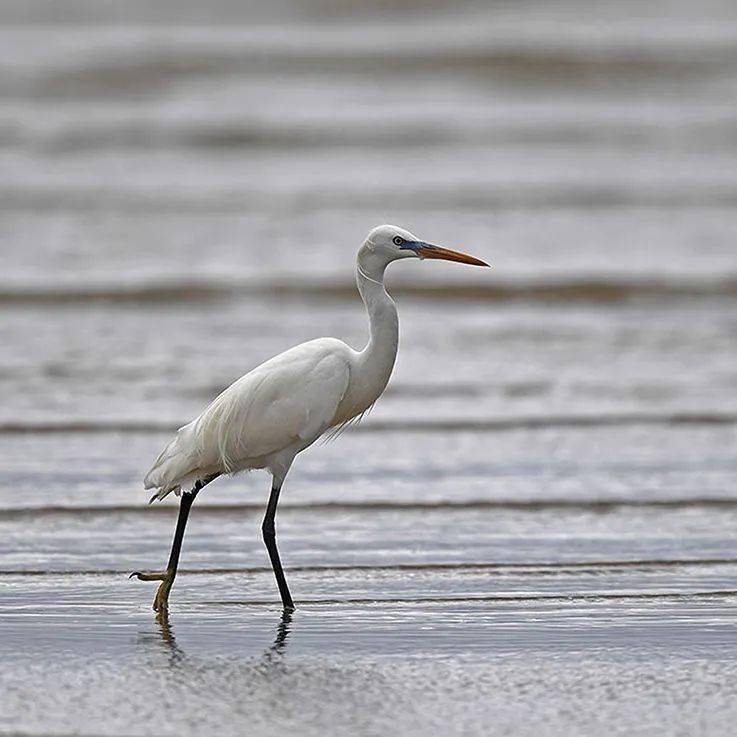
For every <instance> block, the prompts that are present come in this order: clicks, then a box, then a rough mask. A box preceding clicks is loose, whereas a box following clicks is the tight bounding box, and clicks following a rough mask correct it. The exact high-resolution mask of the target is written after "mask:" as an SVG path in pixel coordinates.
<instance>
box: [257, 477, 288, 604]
mask: <svg viewBox="0 0 737 737" xmlns="http://www.w3.org/2000/svg"><path fill="white" fill-rule="evenodd" d="M280 491H281V487H276V486H274V487H273V488H272V489H271V495H270V496H269V504H268V505H267V507H266V515H265V516H264V522H263V524H262V525H261V531H262V532H263V534H264V542H265V543H266V549H267V550H268V551H269V558H271V567H272V568H273V569H274V575H275V576H276V583H277V585H278V586H279V593H280V594H281V600H282V604H283V605H284V608H285V609H290V610H291V609H294V602H293V601H292V595H291V594H290V593H289V586H287V579H286V578H285V577H284V569H283V568H282V567H281V560H279V551H278V549H277V547H276V528H275V526H274V518H275V517H276V505H277V504H278V503H279V492H280Z"/></svg>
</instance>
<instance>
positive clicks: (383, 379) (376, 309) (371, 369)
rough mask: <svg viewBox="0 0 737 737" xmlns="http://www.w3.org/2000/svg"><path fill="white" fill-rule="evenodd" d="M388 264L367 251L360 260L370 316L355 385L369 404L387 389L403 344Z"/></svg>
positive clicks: (359, 277)
mask: <svg viewBox="0 0 737 737" xmlns="http://www.w3.org/2000/svg"><path fill="white" fill-rule="evenodd" d="M386 267H387V264H386V263H383V262H382V261H381V260H378V259H372V258H367V257H366V255H365V254H363V253H361V254H359V257H358V260H357V262H356V283H357V285H358V291H359V292H360V293H361V298H362V299H363V303H364V305H365V306H366V312H367V313H368V318H369V341H368V343H367V344H366V347H365V348H364V349H363V350H362V351H360V353H359V354H358V357H357V365H356V366H355V374H356V376H355V385H354V388H355V390H356V391H357V393H358V397H364V398H365V401H366V402H367V403H368V404H372V403H373V402H374V401H375V400H376V399H377V398H378V396H379V395H380V394H381V392H383V391H384V388H385V387H386V385H387V382H388V381H389V377H390V376H391V373H392V369H393V368H394V362H395V360H396V358H397V348H398V346H399V318H398V316H397V306H396V305H395V304H394V300H393V299H392V298H391V297H390V296H389V295H388V294H387V291H386V289H385V287H384V272H385V270H386ZM351 383H352V384H353V383H354V382H353V381H352V382H351ZM351 393H353V392H351ZM358 403H359V404H361V403H362V402H358ZM361 411H363V409H361Z"/></svg>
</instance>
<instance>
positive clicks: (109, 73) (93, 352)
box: [0, 0, 737, 428]
mask: <svg viewBox="0 0 737 737" xmlns="http://www.w3.org/2000/svg"><path fill="white" fill-rule="evenodd" d="M0 23H1V24H2V31H1V33H2V44H1V45H0V94H1V95H2V108H1V110H0V159H1V160H2V171H3V177H2V182H1V183H0V192H1V195H0V203H1V207H2V219H1V220H0V238H1V240H0V244H1V246H0V247H1V248H2V262H3V272H4V278H3V284H2V286H0V301H1V302H2V309H3V313H4V319H3V321H2V326H0V330H2V341H3V345H4V347H5V350H4V351H3V352H2V356H0V372H1V375H2V380H3V395H4V399H3V402H2V406H1V407H0V423H2V424H3V425H10V426H13V427H15V426H20V427H23V426H25V425H26V424H28V425H36V424H40V425H47V424H51V425H54V426H56V425H58V424H61V425H63V426H64V425H69V424H70V423H79V424H81V425H84V424H85V423H89V422H93V423H98V424H99V423H109V424H110V425H111V426H113V427H114V426H116V425H119V424H126V423H137V424H140V425H141V426H145V425H147V424H150V425H151V426H162V425H163V426H165V427H167V428H168V427H169V426H176V425H177V424H178V423H182V422H184V421H185V420H188V419H189V418H190V417H191V416H192V415H193V414H194V413H196V412H198V411H199V409H200V408H201V406H202V405H203V403H204V402H205V401H207V400H208V399H209V398H211V397H212V396H213V395H214V393H216V392H217V391H218V390H219V389H220V388H222V387H223V386H225V385H226V384H228V383H229V382H230V381H231V380H232V379H233V378H234V377H237V376H239V375H240V374H241V373H243V372H244V371H245V370H246V369H248V368H249V367H251V366H252V365H255V364H256V363H258V362H260V361H261V360H262V359H264V358H265V357H267V356H270V355H272V354H274V353H276V352H279V351H280V350H282V349H283V348H285V347H287V346H289V345H292V344H293V343H295V342H299V341H301V340H305V339H309V338H312V337H317V336H319V335H323V334H325V335H336V336H341V337H344V338H345V339H347V340H348V341H349V342H352V343H353V344H354V345H356V346H360V345H361V344H362V341H364V340H365V324H364V323H365V318H364V315H363V311H362V307H361V305H360V303H359V300H358V297H357V295H356V293H355V291H354V287H353V260H354V254H355V251H356V248H357V247H358V245H359V244H360V242H361V240H362V239H363V237H364V235H365V233H366V232H367V231H368V230H369V228H371V227H372V226H374V225H376V224H379V223H383V222H390V223H395V224H398V225H402V226H404V227H407V228H409V229H411V230H413V231H415V232H416V233H418V234H419V235H420V236H421V237H423V238H425V239H427V240H429V241H431V242H437V243H440V244H446V245H448V246H450V247H459V248H463V249H465V250H467V251H468V252H470V253H474V254H478V255H479V256H481V257H483V258H485V259H487V260H489V261H491V262H492V263H493V264H494V266H495V271H494V272H493V273H491V274H489V273H482V272H476V271H474V270H471V269H467V270H466V269H462V268H459V267H451V266H447V265H442V266H439V265H438V264H412V265H410V266H407V265H406V264H405V265H403V266H404V268H398V269H395V270H393V272H392V273H391V274H390V281H391V284H392V285H393V287H394V289H393V291H394V293H395V294H396V295H397V296H398V298H399V299H400V306H401V312H400V317H401V318H403V325H404V330H403V341H402V350H401V352H400V358H399V364H398V366H397V372H396V375H395V381H394V382H393V384H392V387H391V389H390V392H389V394H388V395H387V397H385V399H384V400H383V401H382V402H381V403H380V404H379V406H378V407H377V408H376V410H375V413H374V415H373V419H375V420H391V419H396V418H401V419H403V420H407V419H412V420H415V419H416V420H422V421H424V420H435V419H439V418H446V419H447V418H455V419H458V418H467V419H471V420H483V421H487V420H489V419H490V418H497V419H499V418H525V417H528V416H534V417H539V416H545V417H550V416H551V415H555V416H558V415H561V416H566V417H567V416H570V415H576V416H579V415H586V416H590V415H595V416H602V415H610V414H612V413H614V414H631V413H635V412H637V413H640V412H641V413H647V414H657V415H662V414H663V413H674V412H681V411H689V412H691V411H695V412H700V413H710V412H716V411H734V410H735V408H737V392H736V391H735V389H736V388H737V364H736V363H735V361H734V352H733V349H734V341H735V336H736V334H737V322H736V320H735V315H734V311H733V309H732V307H733V306H734V303H733V300H734V299H735V297H737V255H736V254H735V245H734V240H735V235H737V217H736V216H735V214H734V213H735V204H736V202H737V166H736V165H735V164H737V155H736V154H735V152H736V151H737V148H736V147H735V144H736V143H737V105H735V96H736V95H737V74H736V72H737V7H735V6H734V4H733V3H730V2H723V1H722V2H720V1H714V2H703V3H693V2H680V1H679V0H662V1H661V2H649V3H637V4H630V3H613V2H594V3H591V2H586V3H584V2H581V3H577V2H572V1H571V0H566V1H565V2H544V3H540V2H495V3H485V2H460V3H453V4H448V3H442V2H436V3H432V2H430V3H413V2H411V1H408V2H398V3H397V2H380V1H377V2H369V3H361V4H358V5H355V4H351V3H345V2H338V1H337V0H335V1H330V0H325V1H322V0H307V1H306V2H286V1H284V2H274V3H268V4H264V3H256V2H234V1H232V2H231V1H230V0H214V1H213V2H209V3H206V4H203V3H191V2H186V1H184V0H176V1H175V0H161V1H160V2H157V3H148V2H126V3H124V4H120V3H101V2H97V1H94V2H93V1H92V0H67V1H66V2H63V3H48V2H41V1H40V0H39V1H34V0H23V2H15V0H6V1H5V2H3V3H2V7H0ZM707 357H708V360H707Z"/></svg>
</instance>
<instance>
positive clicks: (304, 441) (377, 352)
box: [130, 225, 489, 613]
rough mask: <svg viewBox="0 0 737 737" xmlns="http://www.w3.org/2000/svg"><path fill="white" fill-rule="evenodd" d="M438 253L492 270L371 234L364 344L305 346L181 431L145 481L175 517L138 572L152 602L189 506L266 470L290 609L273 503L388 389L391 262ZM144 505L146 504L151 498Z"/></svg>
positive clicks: (267, 531) (161, 596) (159, 600)
mask: <svg viewBox="0 0 737 737" xmlns="http://www.w3.org/2000/svg"><path fill="white" fill-rule="evenodd" d="M409 259H421V260H423V259H427V260H430V259H435V260H445V261H455V262H459V263H463V264H471V265H475V266H489V264H487V263H486V262H485V261H482V260H480V259H478V258H475V257H473V256H469V255H467V254H465V253H462V252H460V251H454V250H450V249H448V248H443V247H440V246H435V245H432V244H430V243H426V242H425V241H422V240H419V239H418V238H417V237H415V236H414V235H413V234H412V233H410V232H409V231H407V230H404V229H402V228H400V227H397V226H395V225H380V226H378V227H376V228H374V229H373V230H371V231H370V232H369V233H368V235H367V236H366V239H365V240H364V242H363V244H362V245H361V247H360V248H359V250H358V254H357V257H356V271H355V276H356V285H357V287H358V292H359V294H360V296H361V299H362V300H363V303H364V306H365V309H366V313H367V316H368V324H369V340H368V343H367V344H366V346H365V347H364V348H363V350H355V349H353V348H351V347H350V346H349V345H347V344H346V343H344V342H343V341H341V340H338V339H336V338H318V339H316V340H311V341H308V342H306V343H302V344H300V345H298V346H295V347H294V348H291V349H289V350H287V351H285V352H283V353H280V354H279V355H277V356H275V357H274V358H271V359H269V360H267V361H266V362H264V363H262V364H261V365H259V366H257V367H256V368H254V369H252V370H251V371H249V372H248V373H247V374H245V375H244V376H242V377H241V378H240V379H238V380H237V381H235V382H234V383H233V384H231V385H230V386H229V387H228V388H227V389H225V390H224V391H223V392H222V393H221V394H220V395H219V396H217V397H216V398H215V399H214V400H213V401H212V402H211V403H210V405H209V406H207V407H206V408H205V410H204V411H203V412H202V414H200V415H199V417H197V418H196V419H194V420H193V421H192V422H190V423H189V424H187V425H184V426H183V427H181V428H180V429H179V430H178V431H177V433H176V435H175V437H174V438H173V439H172V440H171V442H170V443H169V444H168V445H167V446H166V447H165V448H164V450H163V451H162V452H161V454H160V455H159V456H158V458H157V459H156V461H155V462H154V464H153V466H152V467H151V469H150V470H149V471H148V473H147V474H146V476H145V478H144V486H145V488H146V489H149V490H152V489H153V490H154V494H153V496H152V497H151V502H154V501H160V500H162V499H164V497H166V496H167V495H168V494H170V493H172V492H174V493H175V494H176V495H177V496H179V497H180V503H179V516H178V519H177V524H176V529H175V533H174V540H173V542H172V547H171V553H170V556H169V561H168V564H167V566H166V568H165V569H164V570H163V571H136V572H134V573H132V574H131V575H130V577H131V578H133V577H136V578H138V579H139V580H141V581H160V582H161V583H160V584H159V587H158V590H157V592H156V595H155V598H154V601H153V608H154V610H155V611H156V612H159V613H163V612H166V611H168V606H169V594H170V591H171V588H172V585H173V583H174V579H175V578H176V574H177V567H178V565H179V556H180V553H181V549H182V541H183V539H184V533H185V528H186V525H187V520H188V518H189V512H190V509H191V507H192V503H193V502H194V500H195V497H196V496H197V494H199V492H200V491H202V489H203V488H204V487H205V486H207V485H208V484H210V483H211V482H213V481H214V480H215V479H217V478H219V477H220V476H230V475H233V474H236V473H239V472H241V471H247V470H252V469H265V470H266V471H268V472H269V473H270V474H271V492H270V494H269V499H268V502H267V505H266V512H265V515H264V518H263V523H262V527H261V529H262V535H263V540H264V543H265V545H266V550H267V551H268V554H269V558H270V561H271V566H272V569H273V572H274V576H275V578H276V584H277V587H278V589H279V594H280V596H281V601H282V606H283V609H284V611H293V610H294V600H293V599H292V595H291V593H290V591H289V586H288V585H287V580H286V577H285V575H284V570H283V568H282V564H281V559H280V557H279V550H278V548H277V544H276V509H277V504H278V503H279V496H280V493H281V490H282V486H283V484H284V480H285V478H286V476H287V474H288V473H289V470H290V468H291V467H292V463H293V461H294V459H295V457H296V456H297V454H299V453H301V452H302V451H303V450H305V449H306V448H308V447H309V446H311V445H312V444H313V443H314V442H315V441H316V440H318V439H319V438H320V437H322V436H323V435H326V434H328V435H329V434H330V433H338V432H339V431H340V430H341V429H343V428H345V427H346V426H347V425H348V424H349V423H351V422H353V421H355V420H357V419H359V420H360V418H361V417H362V416H363V414H364V413H365V412H366V411H367V410H368V409H370V408H371V407H372V406H373V404H374V403H375V402H376V400H377V399H378V398H379V397H380V396H381V394H382V393H383V392H384V389H385V388H386V386H387V384H388V382H389V378H390V376H391V374H392V371H393V369H394V363H395V360H396V357H397V350H398V346H399V319H398V316H397V307H396V304H395V302H394V300H393V299H392V298H391V296H390V295H389V294H388V292H387V290H386V288H385V286H384V274H385V271H386V269H387V267H388V266H389V264H391V263H393V262H394V261H406V260H409ZM151 502H150V503H151Z"/></svg>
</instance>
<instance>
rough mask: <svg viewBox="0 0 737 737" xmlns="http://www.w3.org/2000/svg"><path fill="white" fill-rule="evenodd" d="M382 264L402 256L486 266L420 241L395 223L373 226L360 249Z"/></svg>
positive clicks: (474, 259)
mask: <svg viewBox="0 0 737 737" xmlns="http://www.w3.org/2000/svg"><path fill="white" fill-rule="evenodd" d="M361 250H363V251H366V252H368V253H367V254H366V255H369V254H371V256H372V257H373V258H375V259H378V260H381V261H383V262H384V264H385V265H386V264H389V263H391V262H392V261H397V260H398V259H403V258H419V259H425V258H427V259H441V260H443V261H457V262H458V263H461V264H472V265H473V266H488V265H489V264H487V263H486V262H485V261H481V259H478V258H475V257H473V256H469V255H468V254H465V253H461V252H460V251H452V250H450V249H449V248H442V247H441V246H434V245H432V244H431V243H426V242H425V241H421V240H420V239H419V238H417V237H416V236H414V235H412V233H410V232H409V231H408V230H404V229H403V228H399V227H397V226H396V225H379V226H378V227H377V228H374V229H373V230H372V231H371V232H370V233H369V234H368V236H366V240H365V241H364V244H363V247H362V249H361Z"/></svg>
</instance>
